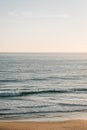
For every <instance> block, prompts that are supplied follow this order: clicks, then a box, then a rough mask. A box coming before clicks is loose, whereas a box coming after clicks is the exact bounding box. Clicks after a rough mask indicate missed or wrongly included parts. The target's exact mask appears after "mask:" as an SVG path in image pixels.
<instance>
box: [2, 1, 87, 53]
mask: <svg viewBox="0 0 87 130" xmlns="http://www.w3.org/2000/svg"><path fill="white" fill-rule="evenodd" d="M0 52H87V0H0Z"/></svg>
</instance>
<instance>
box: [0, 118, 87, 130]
mask: <svg viewBox="0 0 87 130" xmlns="http://www.w3.org/2000/svg"><path fill="white" fill-rule="evenodd" d="M0 130H87V120H72V121H64V122H28V121H27V122H22V121H21V122H0Z"/></svg>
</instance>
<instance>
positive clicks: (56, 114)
mask: <svg viewBox="0 0 87 130" xmlns="http://www.w3.org/2000/svg"><path fill="white" fill-rule="evenodd" d="M72 118H78V119H79V118H84V119H85V118H86V119H87V54H73V53H72V54H69V53H66V54H62V53H59V54H58V53H53V54H52V53H0V120H31V121H32V120H37V121H41V120H45V121H46V120H47V121H49V120H63V119H72Z"/></svg>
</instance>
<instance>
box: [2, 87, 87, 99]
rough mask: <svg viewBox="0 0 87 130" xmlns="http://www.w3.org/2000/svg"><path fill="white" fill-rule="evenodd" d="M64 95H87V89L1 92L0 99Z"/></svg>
mask: <svg viewBox="0 0 87 130" xmlns="http://www.w3.org/2000/svg"><path fill="white" fill-rule="evenodd" d="M63 93H87V88H77V89H68V90H41V91H28V90H27V91H23V90H21V91H17V90H15V91H11V92H8V91H4V92H0V97H17V96H27V95H36V94H63Z"/></svg>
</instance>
